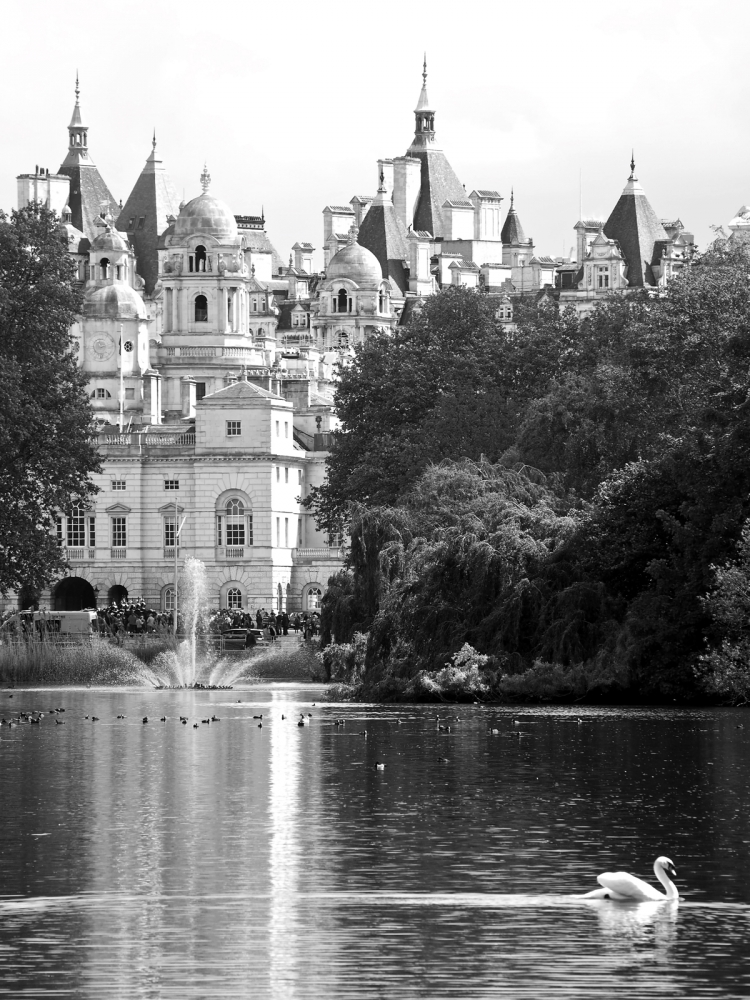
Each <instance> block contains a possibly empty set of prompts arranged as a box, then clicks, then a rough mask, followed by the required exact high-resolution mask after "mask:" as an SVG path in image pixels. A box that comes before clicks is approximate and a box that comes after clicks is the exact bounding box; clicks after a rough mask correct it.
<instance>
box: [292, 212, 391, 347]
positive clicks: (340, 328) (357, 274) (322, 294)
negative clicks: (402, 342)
mask: <svg viewBox="0 0 750 1000" xmlns="http://www.w3.org/2000/svg"><path fill="white" fill-rule="evenodd" d="M312 311H313V315H312V321H311V325H312V331H313V336H314V337H315V338H316V340H317V345H318V348H319V349H320V350H321V351H323V352H324V354H330V353H332V352H337V353H338V354H339V355H341V356H344V357H345V356H348V355H349V353H350V348H352V347H354V345H356V344H361V343H364V341H365V340H366V339H367V338H368V337H369V336H372V335H373V334H374V333H376V332H381V331H386V330H391V329H392V328H393V327H394V326H395V323H396V316H395V314H394V311H393V309H392V308H391V285H390V282H388V281H386V280H385V279H384V278H383V272H382V269H381V266H380V261H379V260H378V258H377V257H376V256H375V254H374V253H372V252H371V251H370V250H367V249H366V248H365V247H363V246H360V244H359V243H358V242H357V229H356V227H354V226H352V228H351V229H350V230H349V242H348V243H347V245H346V246H345V247H344V248H343V249H342V250H339V252H338V253H337V254H334V256H333V257H332V258H331V260H330V261H329V263H328V268H327V269H326V276H325V279H324V280H323V281H322V282H321V284H320V285H319V286H318V298H317V301H316V302H315V303H313V309H312Z"/></svg>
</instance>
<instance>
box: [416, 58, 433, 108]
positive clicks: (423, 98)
mask: <svg viewBox="0 0 750 1000" xmlns="http://www.w3.org/2000/svg"><path fill="white" fill-rule="evenodd" d="M429 110H430V101H429V98H428V97H427V53H426V52H425V54H424V62H423V63H422V90H421V91H420V93H419V100H418V101H417V107H416V109H415V112H419V111H429Z"/></svg>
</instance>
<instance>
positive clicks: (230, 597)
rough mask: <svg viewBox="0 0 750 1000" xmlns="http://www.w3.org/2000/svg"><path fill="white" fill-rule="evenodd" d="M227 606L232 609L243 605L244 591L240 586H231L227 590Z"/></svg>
mask: <svg viewBox="0 0 750 1000" xmlns="http://www.w3.org/2000/svg"><path fill="white" fill-rule="evenodd" d="M227 607H228V608H230V609H232V608H241V607H242V591H241V590H240V588H239V587H230V589H229V590H228V591H227Z"/></svg>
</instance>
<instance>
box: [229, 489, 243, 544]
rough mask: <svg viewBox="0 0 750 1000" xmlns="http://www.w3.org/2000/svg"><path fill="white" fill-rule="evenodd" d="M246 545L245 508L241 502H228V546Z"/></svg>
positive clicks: (234, 500) (235, 500)
mask: <svg viewBox="0 0 750 1000" xmlns="http://www.w3.org/2000/svg"><path fill="white" fill-rule="evenodd" d="M244 544H245V506H244V504H243V503H242V501H241V500H237V499H232V500H229V501H227V545H244Z"/></svg>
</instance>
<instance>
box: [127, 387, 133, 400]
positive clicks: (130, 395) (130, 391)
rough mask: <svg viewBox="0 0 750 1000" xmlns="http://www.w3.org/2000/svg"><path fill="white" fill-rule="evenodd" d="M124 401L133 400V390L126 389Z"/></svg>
mask: <svg viewBox="0 0 750 1000" xmlns="http://www.w3.org/2000/svg"><path fill="white" fill-rule="evenodd" d="M125 399H135V389H126V390H125Z"/></svg>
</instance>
